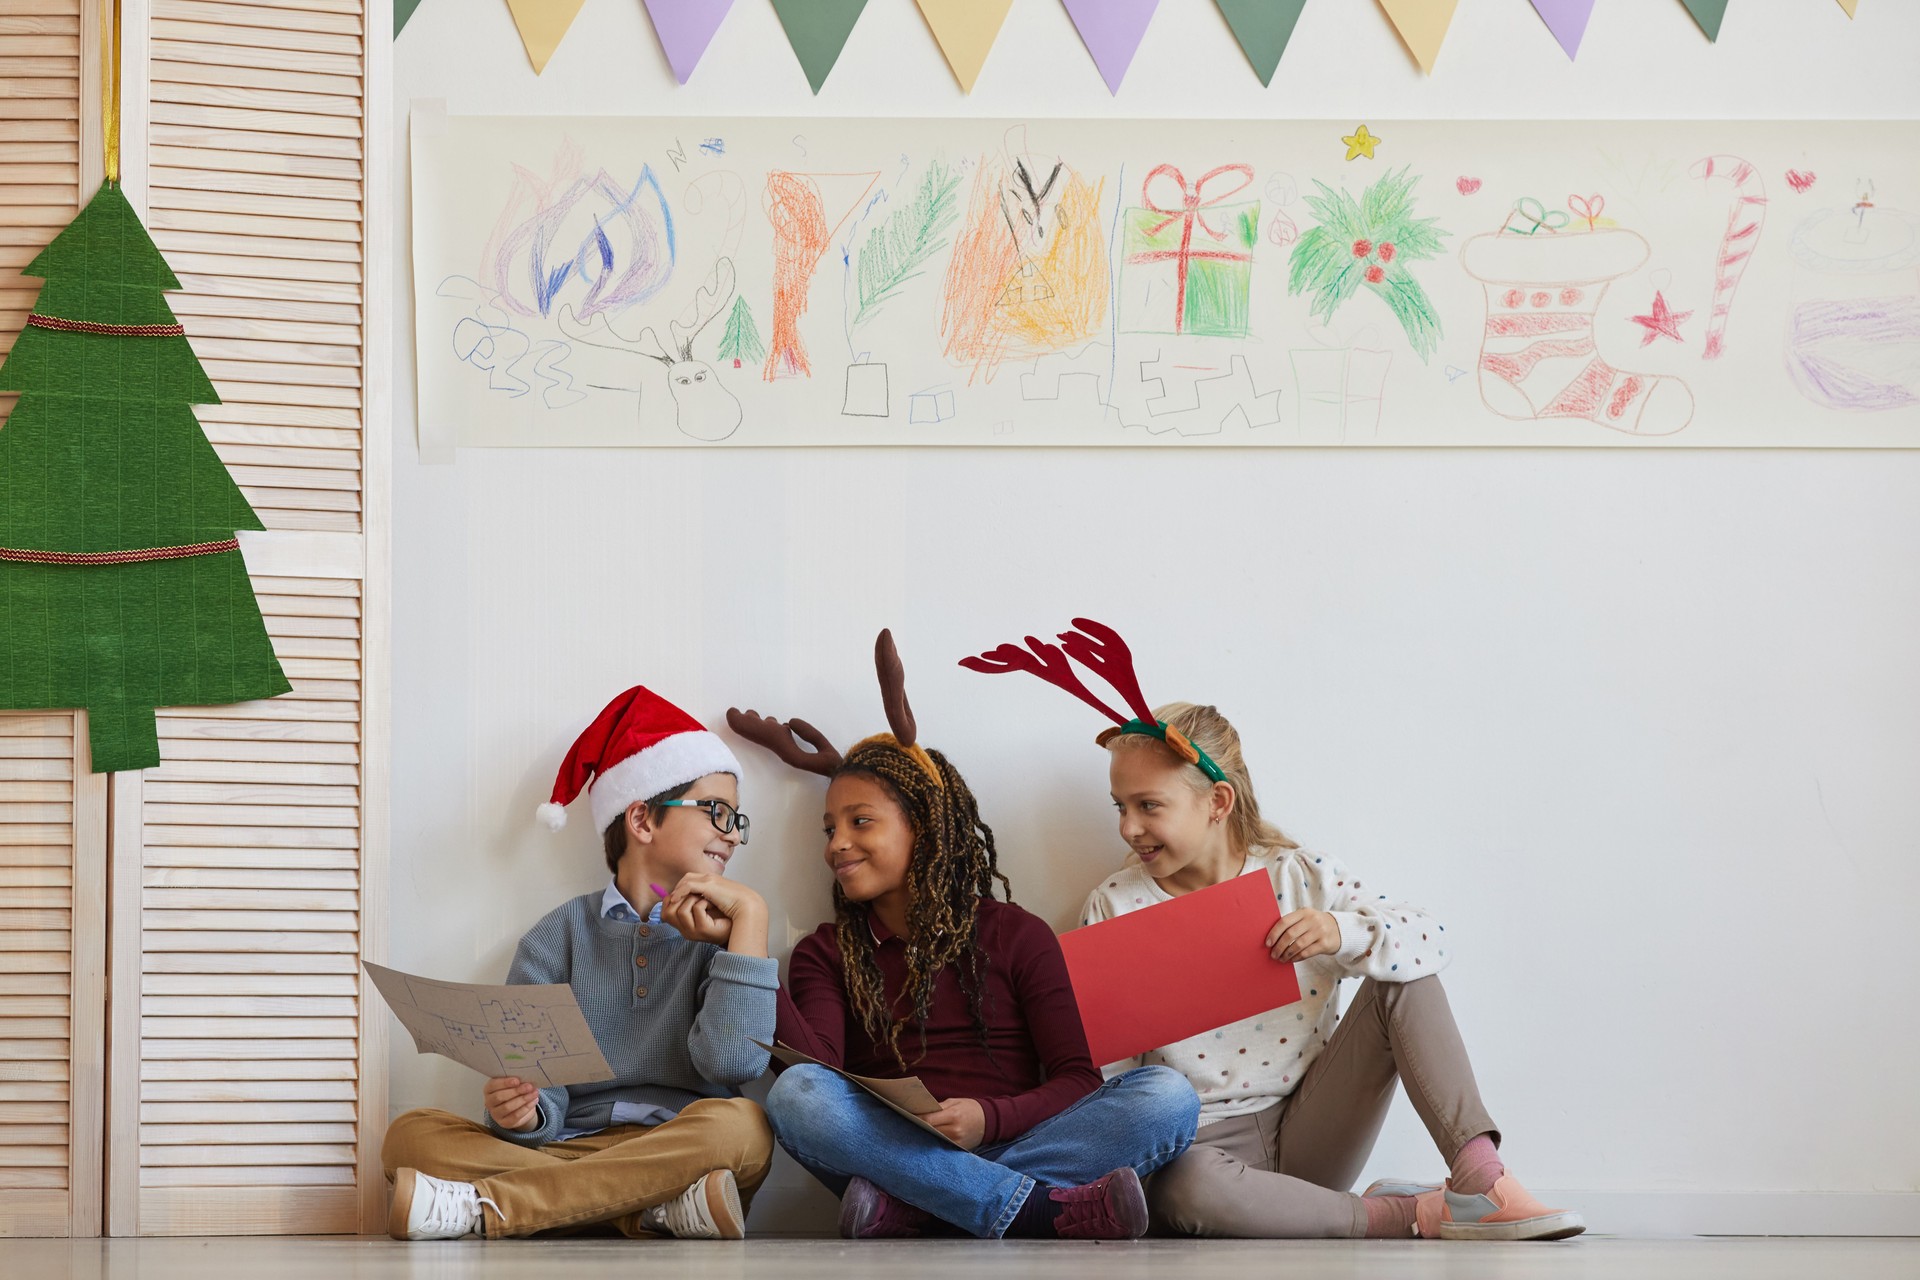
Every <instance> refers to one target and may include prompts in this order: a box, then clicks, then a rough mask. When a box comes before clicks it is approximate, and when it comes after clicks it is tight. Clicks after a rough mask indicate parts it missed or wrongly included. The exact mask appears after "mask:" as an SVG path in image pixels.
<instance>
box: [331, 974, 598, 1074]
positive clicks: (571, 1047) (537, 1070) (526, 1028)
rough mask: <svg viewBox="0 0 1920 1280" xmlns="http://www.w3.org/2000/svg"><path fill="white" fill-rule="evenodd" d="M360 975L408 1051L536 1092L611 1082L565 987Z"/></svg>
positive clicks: (591, 1034)
mask: <svg viewBox="0 0 1920 1280" xmlns="http://www.w3.org/2000/svg"><path fill="white" fill-rule="evenodd" d="M366 969H367V976H368V977H370V978H372V979H373V985H374V986H375V987H377V988H378V989H379V991H380V994H381V996H382V997H383V998H384V999H385V1000H386V1002H387V1007H388V1008H390V1009H392V1010H393V1013H394V1016H395V1017H396V1018H399V1019H400V1023H401V1025H402V1026H404V1027H406V1029H407V1033H408V1034H409V1035H411V1036H412V1037H413V1046H414V1048H416V1049H418V1050H419V1051H420V1052H421V1053H437V1054H439V1055H440V1056H441V1057H443V1058H452V1059H453V1060H454V1061H455V1062H458V1063H460V1064H461V1065H462V1066H467V1067H472V1068H473V1069H474V1070H475V1071H478V1072H479V1073H480V1074H481V1075H483V1076H486V1077H488V1078H489V1079H492V1078H495V1077H499V1076H517V1077H518V1078H520V1079H522V1080H525V1081H527V1082H529V1083H530V1084H536V1085H539V1086H541V1087H542V1088H545V1087H547V1086H548V1085H556V1084H590V1083H592V1082H594V1081H598V1080H611V1079H613V1069H612V1068H611V1067H609V1066H608V1065H607V1060H606V1058H605V1057H604V1056H602V1055H601V1053H600V1046H599V1045H598V1044H597V1043H595V1042H594V1038H593V1032H592V1031H591V1030H589V1029H588V1027H587V1020H586V1016H585V1015H584V1014H582V1013H581V1012H580V1004H579V1002H578V1001H577V1000H575V999H574V995H573V988H572V987H569V986H567V985H565V984H564V983H561V984H556V985H548V986H538V985H516V986H505V985H487V984H482V983H470V982H440V981H437V980H435V979H433V978H421V977H416V976H415V975H413V974H410V973H401V972H400V971H399V970H398V969H388V968H385V967H383V966H381V965H377V964H372V963H367V965H366Z"/></svg>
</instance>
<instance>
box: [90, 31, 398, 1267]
mask: <svg viewBox="0 0 1920 1280" xmlns="http://www.w3.org/2000/svg"><path fill="white" fill-rule="evenodd" d="M126 21H127V24H128V31H129V35H130V40H129V44H128V46H127V48H128V52H129V54H132V53H133V52H134V50H135V48H136V44H135V41H136V40H137V41H139V42H142V43H144V56H143V57H142V58H141V59H140V65H141V66H142V67H143V68H144V69H145V81H146V82H145V85H144V86H143V87H142V88H141V90H140V91H139V92H137V93H136V92H135V91H134V86H133V85H132V84H129V85H128V97H129V103H128V106H127V109H126V110H127V126H126V133H125V138H126V151H127V155H128V161H127V188H128V192H129V196H130V198H131V199H133V200H134V203H135V205H136V207H137V208H140V209H141V210H142V212H143V213H144V214H145V216H146V220H147V225H148V227H149V228H150V229H151V231H152V233H153V237H154V241H155V243H156V244H158V245H159V247H160V250H161V252H162V253H163V254H165V255H166V258H167V260H168V262H169V263H170V264H171V265H172V267H173V269H174V271H175V273H176V274H177V275H178V276H179V277H180V281H181V284H182V286H183V289H182V291H181V292H179V293H176V294H171V295H169V301H170V302H171V304H172V306H173V308H174V310H175V312H176V314H178V315H179V317H180V320H181V323H182V324H183V325H184V326H185V327H186V331H187V337H188V338H189V339H190V340H191V341H192V343H193V347H194V350H195V352H196V353H197V354H198V355H199V357H200V359H201V362H202V363H203V364H204V365H205V367H206V369H207V373H208V376H209V377H210V378H211V379H212V380H213V384H214V387H215V389H216V390H217V391H218V392H219V394H220V398H221V401H222V403H221V404H219V405H217V406H203V407H200V408H199V409H198V410H197V412H198V413H199V417H200V421H201V422H202V424H204V426H205V428H206V432H207V435H208V438H209V439H211V440H212V441H213V443H214V446H215V448H216V449H217V451H218V452H219V454H220V456H221V458H222V459H223V460H224V461H225V462H226V464H227V466H228V468H229V469H230V470H231V471H232V472H233V475H234V478H235V479H236V480H237V481H238V482H239V484H240V486H241V489H242V490H243V491H244V492H245V494H246V495H247V498H248V500H249V501H250V502H251V503H252V504H253V507H254V509H255V511H257V512H258V513H259V515H260V518H261V520H262V522H263V523H265V525H266V526H267V532H265V533H257V534H242V535H241V542H242V548H243V550H244V551H245V553H246V557H247V563H248V567H249V569H250V570H251V571H252V574H253V583H254V589H255V592H256V594H257V596H258V597H259V600H260V604H261V611H262V613H263V615H264V616H265V618H266V624H267V630H268V632H269V634H270V635H271V636H272V637H273V642H274V649H275V652H276V653H277V654H278V655H279V658H280V661H281V664H282V666H283V667H284V668H285V669H286V672H287V675H288V678H289V679H290V680H291V681H292V683H293V691H292V692H291V693H289V694H286V695H283V696H282V697H279V698H275V699H270V700H266V701H260V702H253V703H245V704H241V705H238V706H231V707H211V708H199V709H194V708H174V709H165V710H163V711H162V712H161V713H160V716H159V731H160V756H161V764H160V766H159V767H158V768H157V769H152V770H149V771H147V772H146V773H145V774H144V775H140V776H132V775H116V777H115V779H114V783H113V847H114V859H113V903H114V937H113V945H114V951H113V958H112V968H113V979H112V980H113V987H114V990H115V992H116V996H117V997H118V998H117V1001H116V1004H115V1006H114V1010H113V1015H112V1021H111V1034H112V1040H113V1076H112V1082H111V1088H110V1097H109V1110H108V1122H109V1128H110V1134H111V1138H110V1143H109V1151H108V1173H107V1219H108V1230H109V1231H110V1232H111V1233H112V1234H115V1235H122V1234H147V1235H151V1234H231V1233H298V1234H315V1233H324V1232H358V1231H362V1230H377V1229H379V1227H380V1225H381V1224H382V1223H383V1222H384V1212H385V1210H384V1206H385V1199H386V1196H385V1184H384V1179H383V1178H382V1176H381V1172H380V1166H379V1144H380V1140H381V1137H382V1136H383V1134H384V1129H385V1120H386V1094H385V1086H384V1079H385V1067H386V1063H385V1055H386V1037H385V1019H386V1016H387V1015H386V1012H385V1010H384V1008H383V1007H382V1006H381V1005H380V1003H379V999H378V996H377V995H375V994H373V992H372V989H371V987H370V986H368V985H367V984H366V983H365V982H364V980H363V978H362V976H361V973H360V968H359V962H360V959H361V958H362V957H366V958H371V959H378V958H380V954H379V948H380V945H381V921H382V902H383V899H384V877H385V863H384V839H385V824H386V814H385V770H386V760H385V721H384V715H385V712H384V706H385V687H384V671H385V621H384V600H385V541H384V536H385V529H384V507H383V489H382V486H381V484H380V482H379V481H378V479H377V477H378V476H380V475H381V474H382V467H383V466H384V461H385V450H386V449H387V447H388V445H387V436H386V434H385V431H384V429H383V416H384V414H383V407H382V406H381V404H380V396H381V395H382V394H383V390H382V385H381V384H382V383H383V382H384V373H383V372H381V373H380V374H378V375H375V374H373V372H372V371H371V370H370V368H369V360H368V358H367V353H368V352H369V351H375V352H379V353H381V354H380V360H384V358H385V351H386V350H387V344H386V341H385V338H384V333H385V330H386V325H387V323H388V320H387V317H386V315H385V311H386V309H387V306H386V302H385V299H386V295H387V290H388V284H387V280H386V271H387V267H386V263H385V258H384V247H383V241H382V234H383V232H382V229H381V224H382V223H383V222H384V221H385V217H384V210H383V209H382V207H381V206H380V205H377V204H376V203H374V202H373V200H372V199H370V196H369V192H370V191H380V190H384V189H385V165H386V159H385V156H386V151H385V145H384V136H383V134H384V129H385V124H384V121H385V118H386V111H385V105H384V99H385V95H386V92H387V89H386V83H385V80H384V78H383V67H382V65H381V62H380V59H382V58H383V57H384V51H385V49H386V47H387V40H386V38H385V37H386V32H387V31H388V30H389V29H390V27H389V24H390V22H391V12H390V10H388V9H387V8H386V6H385V5H371V6H367V7H366V9H365V10H363V6H362V5H361V3H360V0H252V2H251V3H228V2H227V0H139V2H137V3H136V2H132V0H130V2H129V4H128V6H127V17H126ZM375 209H382V216H377V217H370V216H369V211H370V210H375ZM374 363H376V364H377V363H379V361H375V362H374ZM369 477H374V478H373V479H370V478H369Z"/></svg>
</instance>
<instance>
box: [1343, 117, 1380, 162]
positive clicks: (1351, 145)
mask: <svg viewBox="0 0 1920 1280" xmlns="http://www.w3.org/2000/svg"><path fill="white" fill-rule="evenodd" d="M1340 141H1342V142H1344V143H1346V144H1347V159H1349V160H1352V159H1354V158H1356V157H1358V156H1365V157H1366V158H1367V159H1369V160H1371V159H1373V149H1374V148H1375V147H1377V146H1379V145H1380V139H1378V138H1376V137H1374V136H1373V135H1372V134H1370V133H1368V132H1367V126H1365V125H1361V126H1360V127H1359V128H1358V129H1356V130H1354V132H1353V133H1352V134H1350V135H1349V136H1347V137H1344V138H1342V139H1340Z"/></svg>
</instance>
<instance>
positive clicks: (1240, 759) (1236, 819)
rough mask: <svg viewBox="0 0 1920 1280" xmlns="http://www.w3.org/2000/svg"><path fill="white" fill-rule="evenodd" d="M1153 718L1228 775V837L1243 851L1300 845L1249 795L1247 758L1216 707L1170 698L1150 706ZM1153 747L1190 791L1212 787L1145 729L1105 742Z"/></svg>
mask: <svg viewBox="0 0 1920 1280" xmlns="http://www.w3.org/2000/svg"><path fill="white" fill-rule="evenodd" d="M1153 714H1154V718H1155V719H1157V720H1159V721H1160V722H1161V723H1163V724H1169V725H1172V726H1173V727H1174V728H1176V729H1178V730H1179V731H1180V732H1182V733H1184V734H1186V735H1187V740H1188V741H1189V742H1191V743H1193V744H1194V745H1195V746H1197V747H1199V748H1200V749H1201V750H1202V751H1204V752H1206V753H1207V754H1208V755H1209V756H1211V757H1212V758H1213V762H1214V763H1215V764H1217V765H1219V766H1220V772H1222V773H1224V774H1226V775H1227V785H1228V786H1230V787H1232V788H1233V812H1232V813H1231V814H1230V815H1228V817H1227V836H1228V838H1229V839H1230V840H1232V841H1233V844H1234V847H1235V848H1237V849H1239V850H1240V851H1241V852H1243V853H1244V852H1248V851H1251V850H1254V849H1298V848H1299V847H1300V846H1299V845H1298V844H1297V843H1296V842H1295V841H1294V840H1292V839H1291V838H1290V837H1289V836H1288V835H1287V833H1286V832H1284V831H1282V830H1281V829H1280V828H1279V827H1276V826H1274V825H1273V824H1272V823H1271V822H1268V821H1267V820H1266V819H1265V818H1263V817H1261V816H1260V801H1259V800H1258V799H1257V798H1256V797H1255V796H1254V794H1253V778H1252V776H1251V775H1250V774H1248V772H1247V759H1246V756H1244V755H1243V754H1242V753H1241V751H1240V734H1239V732H1238V731H1237V730H1235V729H1234V727H1233V725H1232V724H1231V723H1230V722H1229V721H1228V720H1227V718H1226V717H1225V716H1223V715H1221V714H1220V709H1219V708H1218V707H1214V706H1201V705H1199V704H1198V703H1193V702H1169V703H1167V704H1166V705H1165V706H1162V707H1156V708H1154V712H1153ZM1147 747H1151V748H1154V749H1155V750H1158V751H1162V752H1165V753H1166V756H1167V758H1168V759H1169V760H1171V761H1173V762H1174V763H1176V764H1178V765H1179V766H1180V776H1181V777H1182V778H1184V779H1185V780H1186V782H1187V785H1188V786H1190V787H1192V788H1193V790H1194V794H1196V795H1206V794H1207V793H1208V792H1210V791H1211V790H1213V780H1212V779H1211V778H1209V777H1207V775H1206V774H1204V773H1202V772H1201V771H1200V770H1199V769H1198V768H1197V767H1195V766H1194V765H1190V764H1188V763H1187V762H1186V761H1185V760H1182V759H1181V758H1180V757H1179V756H1177V755H1175V754H1174V751H1173V748H1171V747H1169V746H1168V745H1167V744H1166V743H1164V742H1162V741H1160V740H1159V739H1158V738H1151V737H1148V736H1147V735H1146V734H1143V733H1123V734H1119V735H1118V736H1116V737H1114V738H1112V739H1111V740H1109V741H1108V743H1107V750H1109V751H1120V750H1123V749H1124V750H1128V751H1137V750H1140V749H1142V748H1147Z"/></svg>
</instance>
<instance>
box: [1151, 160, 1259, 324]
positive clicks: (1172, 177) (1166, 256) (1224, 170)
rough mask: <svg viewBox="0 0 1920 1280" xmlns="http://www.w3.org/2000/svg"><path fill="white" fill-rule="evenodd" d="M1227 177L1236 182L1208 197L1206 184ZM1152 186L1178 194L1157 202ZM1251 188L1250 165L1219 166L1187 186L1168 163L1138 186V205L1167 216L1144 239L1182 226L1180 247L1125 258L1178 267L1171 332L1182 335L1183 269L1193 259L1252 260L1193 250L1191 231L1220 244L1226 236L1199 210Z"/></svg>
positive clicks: (1238, 253) (1245, 256)
mask: <svg viewBox="0 0 1920 1280" xmlns="http://www.w3.org/2000/svg"><path fill="white" fill-rule="evenodd" d="M1229 176H1233V177H1238V178H1239V179H1240V181H1239V182H1238V183H1236V184H1235V185H1234V186H1232V187H1229V188H1227V189H1226V190H1224V191H1220V192H1217V193H1214V194H1208V191H1207V187H1208V184H1210V183H1214V184H1216V185H1217V180H1218V179H1222V178H1226V177H1229ZM1156 183H1158V184H1160V186H1161V187H1162V189H1163V190H1164V189H1166V187H1167V184H1168V183H1171V184H1172V187H1173V190H1175V191H1177V192H1178V195H1177V196H1173V197H1168V201H1169V202H1168V203H1165V204H1163V203H1161V200H1160V199H1159V198H1156V196H1155V192H1154V186H1155V184H1156ZM1252 185H1253V166H1252V165H1246V164H1223V165H1221V166H1220V167H1219V168H1217V169H1209V170H1207V172H1205V173H1203V174H1201V175H1200V178H1199V180H1198V181H1196V182H1195V183H1194V184H1193V185H1192V186H1188V185H1187V179H1186V175H1185V174H1183V173H1181V172H1180V170H1179V169H1177V168H1175V167H1174V166H1173V165H1170V164H1163V165H1161V166H1160V167H1159V168H1157V169H1155V170H1154V171H1153V172H1152V173H1149V174H1148V175H1147V180H1146V181H1145V182H1143V183H1141V184H1140V203H1141V204H1143V205H1145V206H1146V207H1147V209H1148V210H1150V211H1151V212H1153V213H1163V214H1165V215H1167V216H1166V217H1164V218H1162V219H1161V220H1160V221H1159V222H1157V223H1155V224H1154V225H1153V226H1151V227H1149V228H1147V235H1148V236H1150V237H1151V236H1157V235H1159V234H1160V233H1161V232H1162V231H1165V230H1166V229H1167V228H1168V227H1170V226H1172V225H1173V224H1174V223H1175V222H1176V221H1183V222H1184V223H1185V225H1184V226H1182V227H1181V229H1180V247H1179V248H1178V249H1154V250H1149V251H1147V252H1145V253H1136V254H1133V255H1132V256H1131V257H1129V258H1128V259H1127V260H1128V261H1129V262H1167V261H1173V262H1176V263H1178V264H1179V265H1178V270H1179V277H1180V292H1179V296H1178V297H1177V298H1176V299H1175V300H1174V304H1173V331H1174V332H1175V333H1180V332H1182V331H1183V330H1184V328H1185V326H1186V320H1187V268H1188V266H1189V265H1190V264H1191V263H1192V262H1193V260H1194V259H1195V258H1210V259H1216V260H1219V261H1223V262H1251V261H1253V254H1252V253H1250V252H1241V251H1239V250H1235V249H1209V248H1204V247H1203V248H1199V249H1196V248H1194V247H1193V229H1194V228H1195V227H1196V226H1198V227H1199V228H1200V230H1202V231H1203V232H1205V233H1206V234H1207V235H1208V236H1209V237H1211V238H1212V239H1213V240H1215V241H1216V242H1218V241H1223V240H1225V239H1226V238H1227V233H1226V232H1224V231H1222V230H1220V229H1219V228H1218V227H1215V226H1214V225H1213V224H1212V223H1211V222H1209V221H1207V218H1206V215H1205V214H1203V213H1202V212H1201V211H1202V210H1203V209H1206V208H1208V207H1210V206H1212V205H1216V204H1219V203H1220V202H1221V201H1223V200H1226V199H1229V198H1231V197H1233V196H1236V195H1238V194H1240V193H1241V192H1242V191H1245V190H1246V189H1247V188H1248V187H1250V186H1252Z"/></svg>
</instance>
